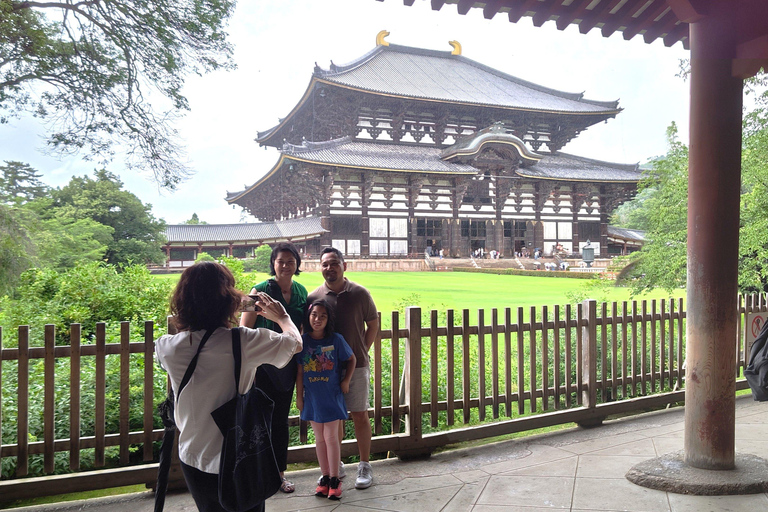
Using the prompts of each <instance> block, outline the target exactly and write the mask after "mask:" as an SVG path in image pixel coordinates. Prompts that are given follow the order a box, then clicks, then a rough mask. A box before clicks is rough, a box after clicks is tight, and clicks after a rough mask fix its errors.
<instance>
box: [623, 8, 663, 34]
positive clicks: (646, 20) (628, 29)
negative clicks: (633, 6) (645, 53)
mask: <svg viewBox="0 0 768 512" xmlns="http://www.w3.org/2000/svg"><path fill="white" fill-rule="evenodd" d="M664 11H666V12H671V11H672V9H670V8H669V6H668V5H667V3H666V2H665V1H664V0H655V1H654V3H652V4H650V5H649V6H648V7H647V8H646V9H645V10H644V11H643V12H642V13H641V14H640V15H639V16H637V17H636V18H635V19H634V20H631V21H629V22H627V23H626V24H625V25H624V27H625V28H624V31H623V32H622V36H624V39H625V40H627V41H629V40H630V39H632V38H633V37H635V36H636V35H637V34H639V33H640V31H641V30H643V29H646V30H648V27H650V26H652V25H653V22H654V20H655V19H656V18H658V17H659V16H660V15H661V14H662V13H664Z"/></svg>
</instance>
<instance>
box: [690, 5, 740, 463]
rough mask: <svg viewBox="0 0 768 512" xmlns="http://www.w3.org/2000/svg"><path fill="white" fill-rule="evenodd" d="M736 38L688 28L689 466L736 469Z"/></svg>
mask: <svg viewBox="0 0 768 512" xmlns="http://www.w3.org/2000/svg"><path fill="white" fill-rule="evenodd" d="M734 32H735V31H733V30H730V27H729V26H728V21H727V19H726V20H724V19H723V18H719V17H716V16H712V17H707V18H704V19H703V20H701V21H698V22H696V23H691V24H690V33H691V115H690V158H689V178H688V187H689V191H688V194H689V195H688V316H687V318H688V319H687V327H686V336H687V370H686V381H685V463H686V464H688V465H690V466H693V467H697V468H702V469H732V468H734V458H735V454H734V440H735V432H734V430H735V379H734V375H735V374H736V366H735V364H736V343H735V341H736V338H735V337H736V329H737V309H736V308H737V299H736V294H737V276H738V247H739V187H740V175H741V107H742V81H741V80H740V79H738V78H734V77H733V76H732V72H731V69H732V59H733V58H734V56H735V42H734V38H735V36H734Z"/></svg>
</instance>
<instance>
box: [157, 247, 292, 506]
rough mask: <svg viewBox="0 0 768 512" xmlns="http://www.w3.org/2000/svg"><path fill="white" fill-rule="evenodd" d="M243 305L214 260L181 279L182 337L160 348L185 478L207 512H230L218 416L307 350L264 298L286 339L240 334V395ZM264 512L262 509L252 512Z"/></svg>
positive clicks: (260, 297) (259, 300) (176, 309)
mask: <svg viewBox="0 0 768 512" xmlns="http://www.w3.org/2000/svg"><path fill="white" fill-rule="evenodd" d="M242 298H243V295H242V294H241V293H240V292H238V291H237V290H236V289H235V278H234V277H232V273H231V272H230V271H229V269H227V267H225V266H223V265H220V264H218V263H214V262H212V261H203V262H200V263H196V264H195V265H192V266H191V267H189V268H187V269H186V270H185V271H184V272H183V273H182V274H181V278H180V279H179V283H178V284H177V285H176V289H175V291H174V292H173V297H172V298H171V308H170V309H171V314H173V315H174V318H173V322H174V324H175V325H176V328H177V329H179V333H178V334H173V335H171V334H168V335H165V336H161V337H160V338H158V339H157V341H156V344H155V353H156V355H157V361H158V362H159V363H160V366H162V367H163V368H164V369H165V370H166V371H167V372H168V375H169V377H170V378H171V387H172V389H173V391H174V395H175V397H176V410H175V413H174V419H175V421H176V426H177V427H178V429H179V459H181V471H182V473H183V474H184V480H185V481H186V482H187V487H188V488H189V492H190V494H192V498H193V499H194V500H195V505H197V509H198V510H200V511H202V512H224V509H223V508H222V507H221V505H220V504H219V461H220V458H221V445H222V443H223V441H224V438H223V436H222V435H221V431H220V430H219V427H217V426H216V423H215V422H214V421H213V416H211V414H210V413H211V411H213V410H215V409H217V408H218V407H219V406H221V405H224V404H225V403H227V402H229V401H230V400H231V399H232V398H233V397H234V396H235V395H236V393H238V392H240V393H246V392H247V391H248V389H250V387H251V385H252V384H253V379H254V375H255V373H256V369H257V368H258V367H259V366H260V365H262V364H265V363H267V364H272V365H275V366H276V367H283V366H285V365H286V364H288V362H289V361H290V360H291V359H293V355H294V354H295V353H297V352H301V348H302V341H301V335H300V334H299V330H298V329H297V328H296V326H295V325H294V324H293V322H292V321H291V317H289V316H288V313H286V311H285V308H284V307H283V305H282V304H280V303H279V302H277V301H276V300H274V299H273V298H272V297H270V296H269V295H267V294H266V293H257V294H256V300H255V303H256V306H258V307H259V308H260V311H259V312H258V313H257V314H258V315H259V316H262V317H264V318H266V319H267V320H269V321H271V322H274V323H276V324H277V325H278V326H279V327H280V328H281V329H282V331H283V332H282V333H277V332H275V331H272V330H269V329H248V328H246V327H239V329H240V338H241V343H242V345H241V350H242V369H241V372H242V373H241V378H240V389H239V390H237V389H235V380H234V379H233V378H232V373H233V372H234V370H235V360H234V358H233V357H232V334H231V332H230V326H232V325H234V321H235V314H236V312H237V310H238V308H239V307H240V304H241V299H242ZM203 340H205V342H204V341H203ZM203 343H205V344H204V345H203ZM198 348H200V349H201V350H200V353H199V357H198V361H197V366H196V367H195V370H194V373H193V375H192V379H190V380H189V383H188V384H187V386H186V387H185V388H184V389H183V390H182V392H181V394H179V393H178V389H179V386H180V384H181V380H182V378H183V377H184V373H185V372H186V371H187V367H188V366H189V363H190V361H192V359H193V357H194V356H195V354H196V353H197V352H198ZM254 478H258V476H257V475H254ZM263 510H264V503H261V504H260V505H258V506H256V507H253V508H252V509H250V510H249V511H248V512H263Z"/></svg>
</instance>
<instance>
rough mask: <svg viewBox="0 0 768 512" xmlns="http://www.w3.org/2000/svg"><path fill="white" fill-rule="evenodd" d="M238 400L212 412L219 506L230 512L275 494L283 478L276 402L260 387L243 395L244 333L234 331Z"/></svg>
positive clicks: (233, 343)
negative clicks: (275, 437)
mask: <svg viewBox="0 0 768 512" xmlns="http://www.w3.org/2000/svg"><path fill="white" fill-rule="evenodd" d="M232 354H233V355H234V357H235V393H236V395H235V397H234V398H233V399H232V400H230V401H229V402H227V403H225V404H224V405H222V406H221V407H219V408H218V409H216V410H215V411H213V412H212V413H211V416H213V420H214V421H215V422H216V425H217V426H218V427H219V430H221V433H222V435H223V436H224V441H223V443H222V446H221V463H220V466H219V504H220V505H221V506H222V507H223V508H224V509H225V510H228V511H229V512H240V511H243V510H249V509H251V508H253V507H255V506H257V505H259V504H260V503H262V502H264V501H266V499H267V498H269V497H270V496H272V495H273V494H275V493H276V492H277V491H278V489H279V488H280V484H281V483H282V479H281V478H280V471H279V469H278V468H277V460H276V459H275V451H274V449H273V448H272V434H271V431H272V428H271V427H272V411H273V409H274V406H275V404H274V402H273V401H272V400H271V399H270V398H269V397H268V396H267V395H266V394H265V393H264V392H263V391H262V390H261V389H259V388H258V387H256V386H252V387H251V389H250V390H249V391H248V392H247V393H245V394H244V395H241V394H240V368H241V366H242V353H241V352H240V330H239V329H237V328H234V329H232Z"/></svg>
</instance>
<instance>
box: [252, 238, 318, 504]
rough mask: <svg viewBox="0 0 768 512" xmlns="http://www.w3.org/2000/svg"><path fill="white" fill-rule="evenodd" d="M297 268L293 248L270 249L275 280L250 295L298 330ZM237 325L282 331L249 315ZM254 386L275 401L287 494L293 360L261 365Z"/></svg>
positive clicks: (302, 296)
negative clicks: (274, 307)
mask: <svg viewBox="0 0 768 512" xmlns="http://www.w3.org/2000/svg"><path fill="white" fill-rule="evenodd" d="M300 266H301V256H300V255H299V251H298V250H297V249H296V246H294V245H293V244H291V243H288V242H281V243H279V244H277V245H275V247H274V248H273V249H272V256H271V257H270V259H269V273H270V275H272V276H274V277H273V278H271V279H267V280H266V281H262V282H260V283H259V284H256V285H254V286H253V288H252V289H251V295H253V294H256V293H259V292H263V293H266V294H267V295H269V296H270V297H271V298H273V299H274V300H276V301H278V302H279V303H280V304H282V305H283V307H284V308H285V310H286V311H287V312H288V315H290V317H291V320H293V323H294V325H295V326H296V327H297V328H300V327H301V323H302V321H303V319H304V307H305V306H306V303H307V289H306V288H304V287H303V286H302V285H300V284H299V283H297V282H295V281H294V280H293V276H295V275H299V274H300V273H301V270H300V269H299V267H300ZM240 325H242V326H245V327H254V328H255V327H264V328H267V329H271V330H273V331H277V332H282V330H281V328H280V326H279V325H277V324H275V323H274V322H272V321H270V320H269V319H268V318H265V317H263V316H259V315H257V314H256V313H251V312H245V313H243V316H242V317H240ZM256 385H257V386H258V387H259V388H261V390H262V391H264V393H266V394H267V396H269V398H271V399H272V400H273V401H274V402H275V410H274V412H273V413H272V446H273V447H274V449H275V457H276V458H277V467H278V469H280V478H282V480H283V483H282V485H281V486H280V490H281V491H283V492H286V493H290V492H293V491H294V490H295V486H294V485H293V483H292V482H289V481H288V480H286V478H285V470H286V468H287V467H288V443H289V441H290V439H289V431H288V415H289V414H290V412H291V403H292V402H293V388H294V386H295V385H296V361H291V362H290V363H288V364H287V365H286V366H285V367H283V368H276V367H275V366H273V365H270V364H265V365H262V366H260V367H259V369H258V371H257V372H256Z"/></svg>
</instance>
